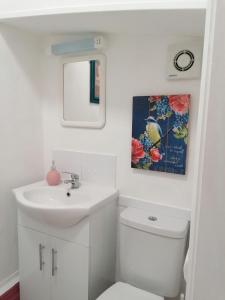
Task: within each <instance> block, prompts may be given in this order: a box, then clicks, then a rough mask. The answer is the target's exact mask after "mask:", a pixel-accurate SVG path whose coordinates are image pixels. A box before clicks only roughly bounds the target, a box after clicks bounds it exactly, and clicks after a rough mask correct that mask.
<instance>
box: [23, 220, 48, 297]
mask: <svg viewBox="0 0 225 300" xmlns="http://www.w3.org/2000/svg"><path fill="white" fill-rule="evenodd" d="M18 237H19V266H20V267H19V273H20V295H21V296H20V299H21V300H40V299H41V300H49V299H50V287H49V286H50V280H49V278H50V266H49V265H50V264H49V262H50V254H49V248H48V247H49V241H48V237H47V236H46V235H44V234H42V233H39V232H36V231H34V230H31V229H28V228H24V227H22V226H18Z"/></svg>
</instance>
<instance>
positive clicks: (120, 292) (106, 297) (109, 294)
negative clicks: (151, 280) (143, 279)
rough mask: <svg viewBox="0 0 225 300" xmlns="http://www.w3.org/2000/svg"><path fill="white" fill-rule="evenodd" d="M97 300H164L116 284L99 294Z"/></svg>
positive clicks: (121, 284) (125, 284) (136, 289)
mask: <svg viewBox="0 0 225 300" xmlns="http://www.w3.org/2000/svg"><path fill="white" fill-rule="evenodd" d="M97 300H164V298H163V297H160V296H157V295H154V294H151V293H149V292H146V291H143V290H141V289H138V288H136V287H133V286H132V285H130V284H127V283H123V282H117V283H115V284H114V285H113V286H111V287H110V288H108V289H107V290H106V291H105V292H104V293H103V294H101V295H100V296H99V297H98V298H97Z"/></svg>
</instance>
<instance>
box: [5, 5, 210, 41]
mask: <svg viewBox="0 0 225 300" xmlns="http://www.w3.org/2000/svg"><path fill="white" fill-rule="evenodd" d="M2 23H6V24H11V25H14V26H16V27H18V28H21V29H25V30H28V31H31V32H35V33H38V34H74V33H84V32H88V33H91V32H94V33H95V32H98V33H116V34H150V35H198V36H200V35H203V34H204V24H205V10H203V9H185V10H182V9H177V10H143V11H114V12H91V13H75V14H58V15H48V16H33V17H22V18H13V19H8V20H4V21H2Z"/></svg>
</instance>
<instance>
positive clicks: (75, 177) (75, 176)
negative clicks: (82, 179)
mask: <svg viewBox="0 0 225 300" xmlns="http://www.w3.org/2000/svg"><path fill="white" fill-rule="evenodd" d="M62 173H63V174H69V175H70V176H71V178H72V179H79V175H78V174H75V173H72V172H62Z"/></svg>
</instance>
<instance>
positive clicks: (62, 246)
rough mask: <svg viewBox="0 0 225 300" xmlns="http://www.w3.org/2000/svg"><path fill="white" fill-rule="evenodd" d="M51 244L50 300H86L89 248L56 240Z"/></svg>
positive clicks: (52, 240) (53, 239)
mask: <svg viewBox="0 0 225 300" xmlns="http://www.w3.org/2000/svg"><path fill="white" fill-rule="evenodd" d="M51 244H52V247H51V248H52V249H51V252H52V258H51V261H52V280H51V297H52V298H51V299H52V300H62V299H63V300H88V269H89V268H88V265H89V263H88V256H89V248H87V247H84V246H81V245H79V244H76V243H71V242H67V241H63V240H59V239H56V238H52V239H51Z"/></svg>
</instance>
